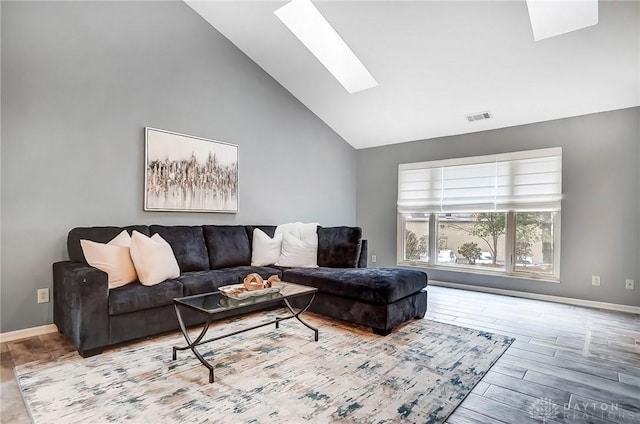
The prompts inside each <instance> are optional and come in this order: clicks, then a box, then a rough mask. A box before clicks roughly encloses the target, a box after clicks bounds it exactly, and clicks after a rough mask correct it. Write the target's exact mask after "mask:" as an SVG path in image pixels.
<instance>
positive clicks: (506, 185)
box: [398, 147, 562, 213]
mask: <svg viewBox="0 0 640 424" xmlns="http://www.w3.org/2000/svg"><path fill="white" fill-rule="evenodd" d="M561 199H562V149H561V148H560V147H554V148H550V149H540V150H528V151H524V152H513V153H504V154H498V155H488V156H474V157H468V158H458V159H447V160H440V161H430V162H419V163H407V164H400V165H399V167H398V211H399V212H401V213H429V212H491V211H493V212H506V211H525V210H526V211H559V210H560V203H561Z"/></svg>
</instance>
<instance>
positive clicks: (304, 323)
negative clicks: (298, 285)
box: [276, 294, 318, 341]
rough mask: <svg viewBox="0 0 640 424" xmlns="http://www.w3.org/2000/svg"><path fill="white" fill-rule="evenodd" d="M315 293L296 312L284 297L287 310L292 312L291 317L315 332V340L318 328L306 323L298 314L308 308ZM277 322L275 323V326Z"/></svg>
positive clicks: (316, 339)
mask: <svg viewBox="0 0 640 424" xmlns="http://www.w3.org/2000/svg"><path fill="white" fill-rule="evenodd" d="M315 297H316V295H315V294H313V295H311V298H310V299H309V302H308V303H307V304H306V305H305V307H304V308H302V309H300V310H299V311H298V312H295V311H294V310H293V308H292V307H291V304H290V303H289V300H288V299H284V303H285V304H286V305H287V308H289V311H291V313H292V314H293V318H295V319H297V320H298V321H300V322H301V323H302V324H303V325H304V326H305V327H307V328H309V329H310V330H313V332H314V333H315V341H318V329H317V328H316V327H314V326H312V325H310V324H307V323H306V322H305V321H303V320H302V318H300V314H303V313H305V312H306V311H307V309H309V306H311V302H313V299H315ZM277 325H278V324H277V323H276V326H277Z"/></svg>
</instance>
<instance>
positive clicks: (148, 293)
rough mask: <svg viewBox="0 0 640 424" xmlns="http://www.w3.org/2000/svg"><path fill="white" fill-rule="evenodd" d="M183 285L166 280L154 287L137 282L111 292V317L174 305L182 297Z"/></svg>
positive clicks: (176, 281) (175, 281)
mask: <svg viewBox="0 0 640 424" xmlns="http://www.w3.org/2000/svg"><path fill="white" fill-rule="evenodd" d="M182 296H183V289H182V284H180V282H179V281H178V280H166V281H163V282H162V283H160V284H156V285H153V286H143V285H142V284H140V283H138V282H135V283H131V284H127V285H126V286H122V287H118V288H116V289H112V290H109V315H120V314H126V313H129V312H135V311H140V310H143V309H151V308H156V307H158V306H165V305H171V304H173V298H174V297H182Z"/></svg>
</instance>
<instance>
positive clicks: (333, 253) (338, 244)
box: [318, 227, 362, 268]
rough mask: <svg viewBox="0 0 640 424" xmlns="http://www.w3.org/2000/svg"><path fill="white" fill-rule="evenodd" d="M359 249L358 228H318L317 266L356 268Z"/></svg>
mask: <svg viewBox="0 0 640 424" xmlns="http://www.w3.org/2000/svg"><path fill="white" fill-rule="evenodd" d="M361 249H362V229H361V228H360V227H328V228H325V227H318V266H325V267H331V268H356V267H357V266H358V260H359V259H360V251H361Z"/></svg>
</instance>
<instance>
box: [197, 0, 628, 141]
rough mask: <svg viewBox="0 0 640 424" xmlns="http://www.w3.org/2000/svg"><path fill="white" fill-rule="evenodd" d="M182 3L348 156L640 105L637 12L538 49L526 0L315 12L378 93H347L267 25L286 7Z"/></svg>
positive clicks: (602, 6) (282, 31)
mask: <svg viewBox="0 0 640 424" xmlns="http://www.w3.org/2000/svg"><path fill="white" fill-rule="evenodd" d="M185 2H186V3H187V4H189V6H191V7H192V8H193V9H194V10H195V11H196V12H198V13H199V14H200V15H201V16H202V17H203V18H204V19H206V20H207V21H208V22H209V23H210V24H211V25H212V26H213V27H215V28H216V29H217V30H218V31H220V32H221V33H222V34H223V35H224V36H225V37H227V38H228V39H229V40H230V41H231V42H232V43H234V44H235V45H236V46H237V47H238V48H239V49H240V50H242V51H243V52H244V53H245V54H246V55H247V56H249V57H250V58H251V59H252V60H253V61H254V62H255V63H257V64H258V65H259V66H260V67H262V68H263V69H264V70H265V71H266V72H267V73H269V74H270V75H271V76H272V77H273V78H274V79H275V80H276V81H278V82H279V83H280V84H281V85H282V86H283V87H284V88H285V89H287V90H288V91H289V92H290V93H291V94H293V95H294V96H295V97H296V98H297V99H298V100H299V101H300V102H302V103H303V104H304V105H305V106H307V107H308V108H309V109H310V110H311V111H312V112H313V113H315V114H316V115H317V116H318V117H319V118H320V119H322V120H323V121H324V122H325V123H326V124H327V125H329V126H330V127H331V128H332V129H333V130H334V131H336V132H337V133H338V134H339V135H340V136H342V137H343V138H344V139H345V140H346V141H347V142H348V143H350V144H351V145H352V146H354V147H355V148H357V149H360V148H367V147H373V146H380V145H387V144H394V143H401V142H405V141H413V140H422V139H429V138H434V137H441V136H448V135H455V134H464V133H470V132H476V131H482V130H487V129H495V128H504V127H509V126H514V125H521V124H528V123H534V122H541V121H547V120H552V119H559V118H566V117H570V116H578V115H584V114H589V113H595V112H602V111H607V110H614V109H621V108H627V107H633V106H639V105H640V2H638V1H602V0H601V1H600V2H599V22H598V24H597V25H595V26H591V27H587V28H584V29H581V30H578V31H574V32H570V33H567V34H564V35H560V36H556V37H552V38H548V39H545V40H541V41H537V42H536V41H534V38H533V33H532V29H531V24H530V21H529V15H528V11H527V5H526V2H525V1H524V0H513V1H397V0H394V1H314V4H315V5H316V7H317V8H318V9H319V10H320V12H321V13H322V14H323V16H324V17H325V18H326V19H327V20H328V21H329V23H330V24H331V25H332V26H333V27H334V28H335V30H336V31H337V32H338V33H339V34H340V36H341V37H342V38H343V40H344V41H345V42H346V44H347V45H348V46H349V47H350V48H351V49H352V50H353V51H354V53H355V54H356V55H357V56H358V57H359V58H360V60H361V61H362V63H363V64H364V65H365V66H366V68H367V69H368V70H369V71H370V72H371V74H372V75H373V76H374V78H375V79H376V80H377V81H378V83H379V86H378V87H374V88H371V89H367V90H364V91H361V92H358V93H355V94H349V93H348V92H347V91H346V90H345V89H344V88H343V87H342V86H341V85H340V83H338V81H337V80H336V79H335V78H334V77H333V76H332V75H331V74H330V73H329V72H328V71H327V70H326V68H325V67H324V66H322V65H321V64H320V62H319V61H318V60H317V59H316V58H315V57H314V56H313V55H312V54H311V53H310V52H309V50H307V49H306V48H305V47H304V46H303V45H302V44H301V43H300V41H299V40H298V39H297V38H296V37H295V36H294V35H293V34H292V33H291V32H290V31H289V29H287V28H286V27H285V26H284V25H283V23H282V22H281V21H280V20H279V19H278V18H277V17H276V15H274V11H275V10H276V9H278V8H279V7H281V6H283V5H284V4H285V3H286V2H284V1H201V0H185ZM484 111H490V112H491V114H492V115H493V117H492V118H491V119H488V120H482V121H476V122H468V121H467V119H466V117H465V115H467V114H472V113H476V112H484Z"/></svg>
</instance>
